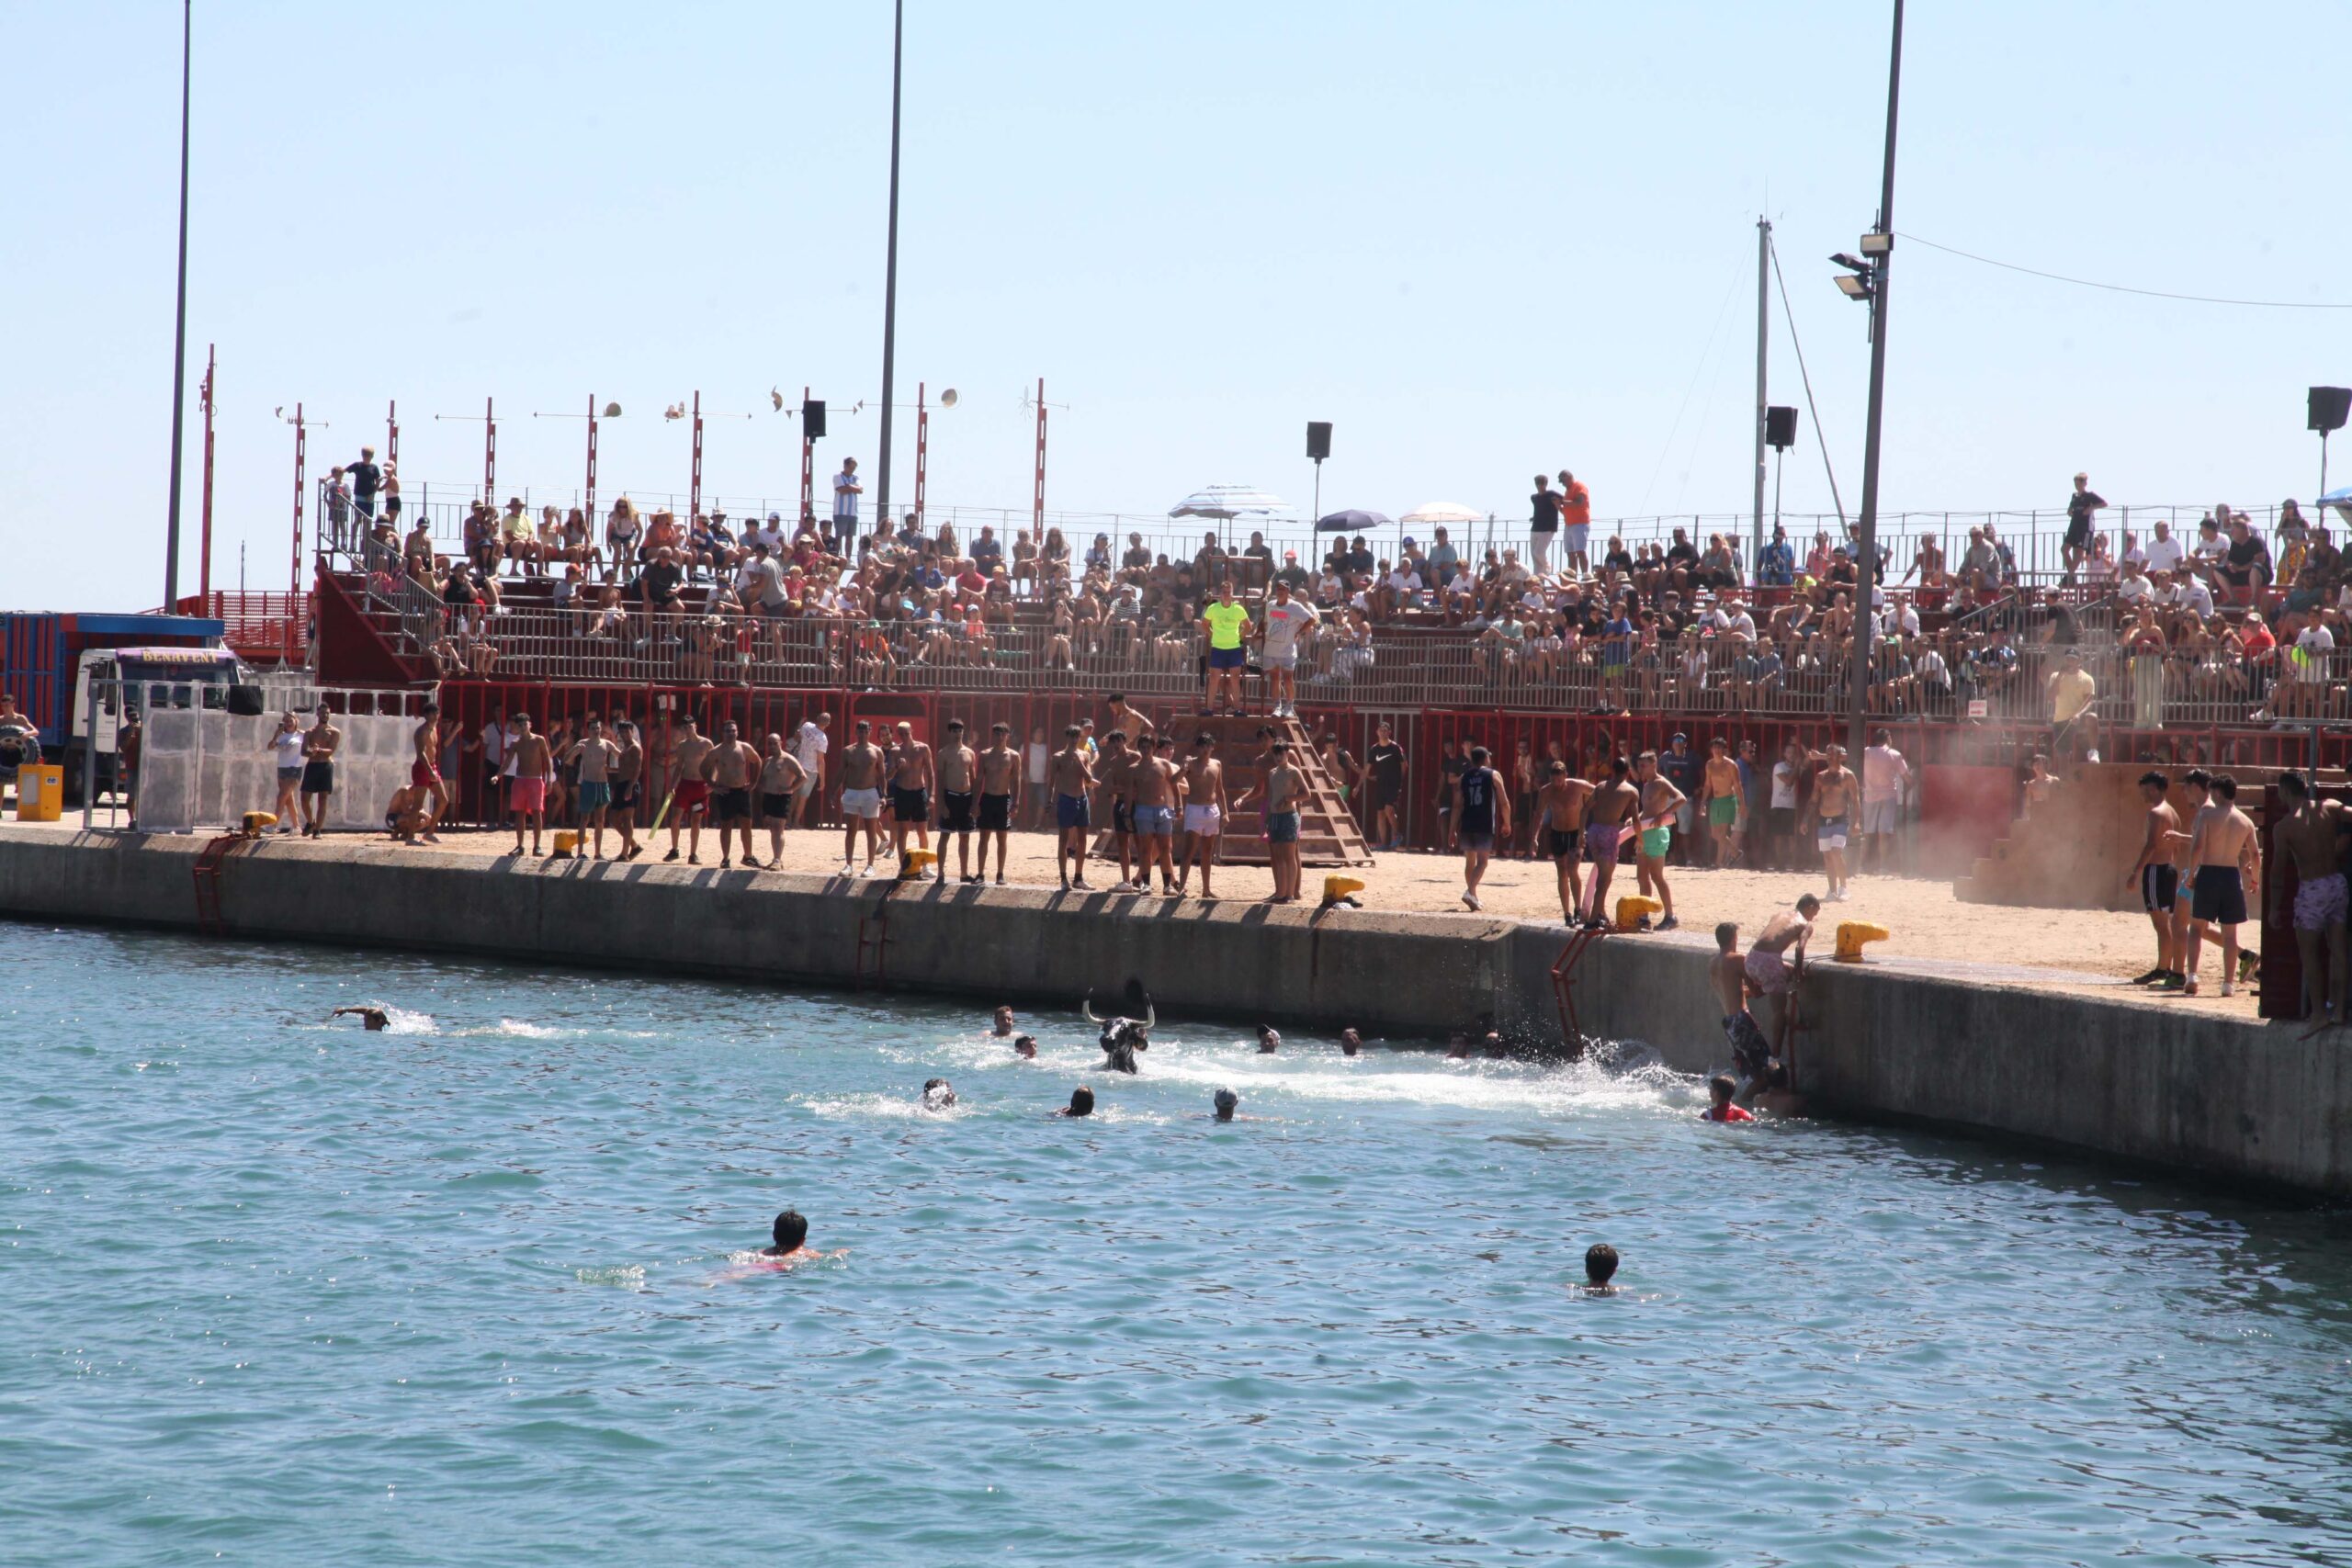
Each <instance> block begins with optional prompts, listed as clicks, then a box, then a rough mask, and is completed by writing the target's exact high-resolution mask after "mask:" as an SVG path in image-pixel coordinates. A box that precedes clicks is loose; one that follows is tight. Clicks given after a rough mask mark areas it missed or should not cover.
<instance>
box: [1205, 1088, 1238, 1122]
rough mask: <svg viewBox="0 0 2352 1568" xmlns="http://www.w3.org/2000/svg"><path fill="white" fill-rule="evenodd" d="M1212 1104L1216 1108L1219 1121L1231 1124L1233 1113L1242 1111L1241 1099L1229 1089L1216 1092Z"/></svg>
mask: <svg viewBox="0 0 2352 1568" xmlns="http://www.w3.org/2000/svg"><path fill="white" fill-rule="evenodd" d="M1211 1103H1212V1104H1214V1105H1215V1106H1216V1119H1217V1120H1218V1121H1220V1122H1230V1121H1232V1120H1233V1113H1234V1112H1235V1111H1238V1110H1240V1109H1241V1097H1240V1096H1239V1095H1238V1094H1236V1093H1234V1092H1233V1091H1232V1090H1231V1089H1219V1090H1217V1091H1216V1097H1215V1098H1214V1099H1213V1100H1212V1101H1211Z"/></svg>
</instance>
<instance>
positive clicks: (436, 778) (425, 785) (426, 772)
mask: <svg viewBox="0 0 2352 1568" xmlns="http://www.w3.org/2000/svg"><path fill="white" fill-rule="evenodd" d="M408 782H409V783H411V784H414V785H415V786H416V787H417V788H419V789H431V788H432V787H433V786H434V785H435V784H439V783H440V782H441V771H440V770H439V769H438V768H435V766H434V765H433V764H432V763H430V762H428V761H425V760H424V758H422V757H419V758H418V759H417V760H416V761H413V762H411V763H410V764H409V765H408Z"/></svg>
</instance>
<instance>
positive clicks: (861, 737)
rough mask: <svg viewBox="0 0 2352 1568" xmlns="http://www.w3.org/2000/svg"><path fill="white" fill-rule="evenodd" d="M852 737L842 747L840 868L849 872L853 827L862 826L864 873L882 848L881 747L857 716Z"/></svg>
mask: <svg viewBox="0 0 2352 1568" xmlns="http://www.w3.org/2000/svg"><path fill="white" fill-rule="evenodd" d="M852 733H853V739H851V741H850V743H849V744H848V745H847V746H844V747H842V792H841V798H840V801H839V802H838V804H839V805H840V807H841V813H842V872H841V874H842V875H843V876H848V875H850V874H852V872H853V866H852V863H851V857H852V856H854V854H855V853H856V852H857V831H858V829H860V828H861V827H862V828H864V829H865V874H866V875H868V876H871V875H873V874H874V857H875V856H876V855H877V854H880V853H881V852H882V748H881V747H879V746H876V744H874V726H873V725H872V724H871V723H870V722H868V721H867V720H865V719H862V718H861V719H859V720H858V721H857V726H856V728H855V729H854V731H853V732H852Z"/></svg>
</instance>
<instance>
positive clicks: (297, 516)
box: [287, 403, 309, 594]
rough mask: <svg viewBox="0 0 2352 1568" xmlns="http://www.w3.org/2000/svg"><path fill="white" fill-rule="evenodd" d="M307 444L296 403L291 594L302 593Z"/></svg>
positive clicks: (289, 575)
mask: <svg viewBox="0 0 2352 1568" xmlns="http://www.w3.org/2000/svg"><path fill="white" fill-rule="evenodd" d="M308 444H309V434H308V432H306V431H305V430H304V429H303V428H302V405H301V404H300V403H296V404H295V405H294V559H293V570H291V571H290V572H289V573H288V580H289V581H288V588H287V592H288V593H293V594H299V593H300V592H302V504H303V502H305V501H306V500H308V499H309V498H308V497H307V496H305V495H304V494H303V493H302V492H303V491H304V490H305V489H307V488H308V485H307V481H306V480H305V479H304V478H303V468H304V465H305V464H306V463H307V461H308V454H307V450H306V448H307V446H308Z"/></svg>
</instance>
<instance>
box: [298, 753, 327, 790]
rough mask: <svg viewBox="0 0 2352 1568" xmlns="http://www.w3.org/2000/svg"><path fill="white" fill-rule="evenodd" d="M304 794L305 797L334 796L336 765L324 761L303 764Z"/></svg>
mask: <svg viewBox="0 0 2352 1568" xmlns="http://www.w3.org/2000/svg"><path fill="white" fill-rule="evenodd" d="M302 793H303V794H304V795H333V794H334V763H333V762H329V761H322V760H313V761H308V762H305V763H303V764H302Z"/></svg>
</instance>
